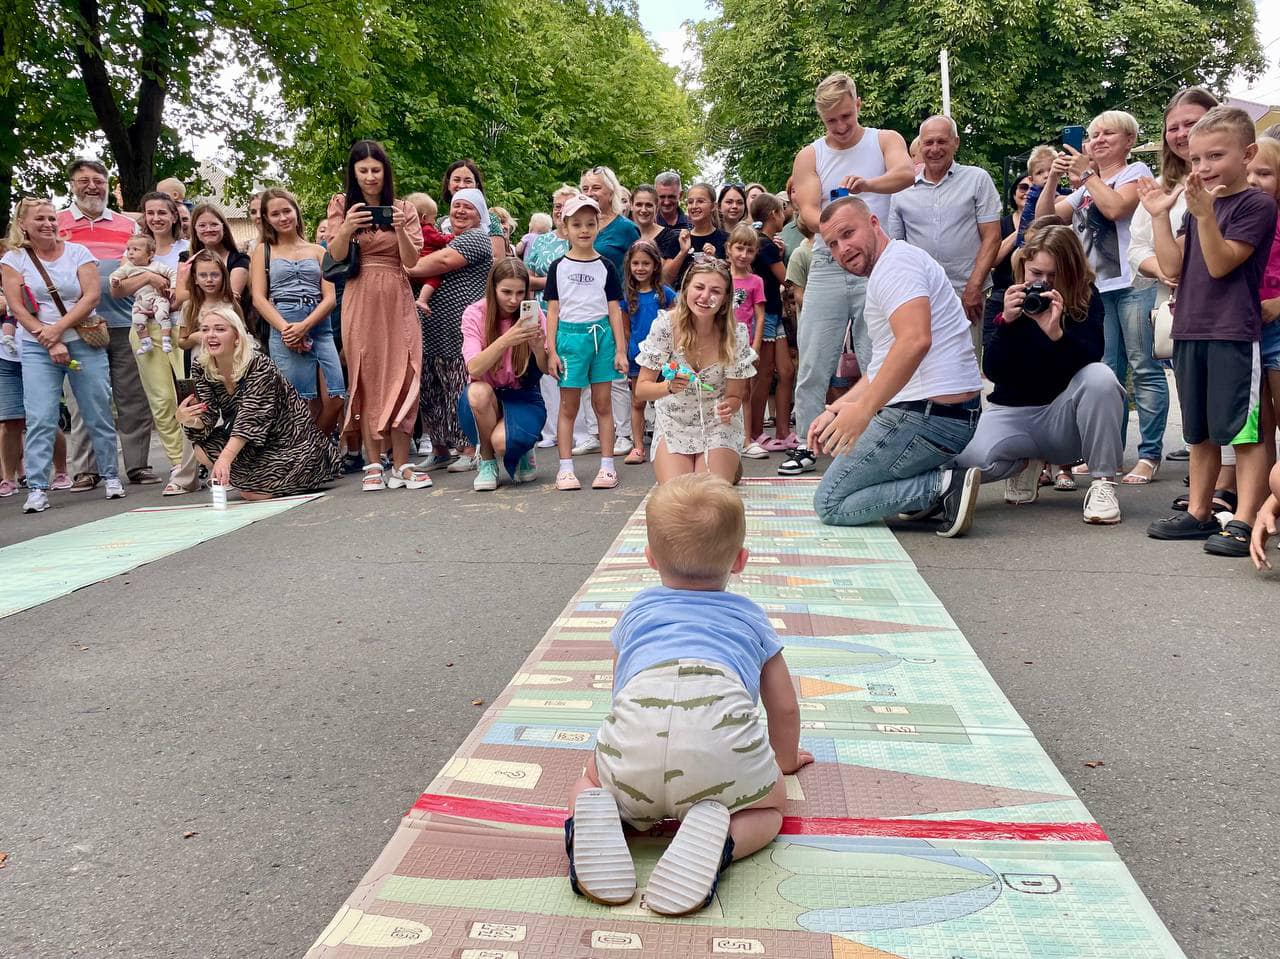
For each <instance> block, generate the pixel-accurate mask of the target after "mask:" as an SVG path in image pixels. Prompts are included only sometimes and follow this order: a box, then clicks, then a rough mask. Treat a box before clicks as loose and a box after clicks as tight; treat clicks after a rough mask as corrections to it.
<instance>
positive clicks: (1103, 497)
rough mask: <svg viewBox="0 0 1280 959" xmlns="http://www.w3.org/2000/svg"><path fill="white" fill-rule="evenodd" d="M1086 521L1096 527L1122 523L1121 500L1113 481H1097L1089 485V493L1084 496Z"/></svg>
mask: <svg viewBox="0 0 1280 959" xmlns="http://www.w3.org/2000/svg"><path fill="white" fill-rule="evenodd" d="M1084 521H1085V522H1086V523H1092V524H1093V525H1095V526H1114V525H1115V524H1116V523H1118V522H1120V500H1119V499H1118V498H1117V497H1116V484H1115V483H1113V482H1112V481H1111V480H1104V479H1096V480H1094V481H1093V482H1092V483H1090V484H1089V492H1087V493H1085V494H1084Z"/></svg>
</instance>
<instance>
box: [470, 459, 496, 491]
mask: <svg viewBox="0 0 1280 959" xmlns="http://www.w3.org/2000/svg"><path fill="white" fill-rule="evenodd" d="M471 488H472V489H473V490H475V491H476V492H477V493H492V492H493V491H494V490H496V489H497V488H498V461H497V460H496V459H493V460H481V461H480V465H479V466H478V467H477V468H476V478H475V479H473V480H472V481H471Z"/></svg>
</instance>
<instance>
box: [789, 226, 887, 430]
mask: <svg viewBox="0 0 1280 959" xmlns="http://www.w3.org/2000/svg"><path fill="white" fill-rule="evenodd" d="M866 297H867V280H866V277H861V276H854V275H853V274H852V273H849V272H847V271H846V270H845V269H844V268H843V267H841V266H840V264H839V263H837V262H836V261H835V260H833V259H832V258H831V252H830V251H829V250H816V251H815V252H814V254H813V264H812V265H811V266H810V267H809V279H808V282H806V283H805V287H804V304H803V305H802V307H801V309H800V320H799V323H798V324H797V326H798V329H797V343H796V346H797V348H798V352H799V356H800V359H799V364H800V368H799V370H797V371H796V435H797V436H807V435H808V432H809V424H810V423H812V422H813V421H814V420H815V419H817V418H818V414H819V413H821V412H822V411H823V409H825V408H826V405H827V388H828V387H829V386H830V385H831V378H832V377H833V376H835V375H836V365H837V364H838V363H839V362H840V353H841V351H842V348H843V345H844V334H845V331H846V330H847V329H848V328H849V324H850V323H852V324H853V349H854V352H855V353H857V354H858V366H859V368H860V369H864V370H865V369H867V367H868V365H869V364H870V362H871V337H870V335H869V334H868V333H867V324H866V323H865V322H864V321H863V318H862V308H863V304H864V303H865V302H866Z"/></svg>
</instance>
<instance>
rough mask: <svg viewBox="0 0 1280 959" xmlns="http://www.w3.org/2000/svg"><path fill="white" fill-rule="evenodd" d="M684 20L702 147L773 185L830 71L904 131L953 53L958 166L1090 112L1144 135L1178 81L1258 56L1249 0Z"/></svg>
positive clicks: (916, 8)
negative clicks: (701, 111)
mask: <svg viewBox="0 0 1280 959" xmlns="http://www.w3.org/2000/svg"><path fill="white" fill-rule="evenodd" d="M720 10H721V13H720V16H719V17H716V18H714V19H711V20H708V21H703V22H702V23H699V24H697V25H696V28H695V34H696V39H697V43H698V46H699V48H700V50H701V53H702V64H703V66H702V75H701V79H702V94H701V95H702V98H703V100H704V103H705V107H706V138H707V141H708V146H709V148H711V149H723V150H725V151H726V152H727V166H728V169H730V170H736V171H737V172H738V173H740V174H741V176H742V177H743V178H744V179H747V180H753V179H758V180H761V181H762V182H765V183H769V184H775V185H779V186H780V185H781V184H782V183H783V182H785V180H786V177H787V176H788V175H789V173H790V171H791V163H792V160H793V158H794V156H795V154H796V151H797V150H799V149H800V147H801V146H802V145H804V144H805V143H806V142H809V141H810V140H812V139H813V138H814V137H815V136H817V135H818V134H819V133H820V132H821V124H820V123H819V122H818V120H817V116H816V113H815V111H814V107H813V89H814V87H815V86H816V85H817V82H818V81H819V80H820V79H822V77H824V76H825V75H827V74H828V73H831V72H833V71H835V70H844V71H845V72H847V73H849V74H850V75H851V76H852V77H853V78H854V79H855V81H857V83H858V92H859V94H860V95H861V96H862V100H863V119H864V122H865V123H867V124H868V125H870V126H879V127H888V128H891V129H896V130H898V131H900V132H901V133H902V134H903V135H904V136H905V137H906V138H907V140H908V141H910V140H911V138H912V136H913V135H914V132H915V130H916V128H917V126H918V124H919V122H920V121H921V120H922V119H924V118H925V117H926V116H928V115H930V114H932V113H938V112H940V110H941V92H940V81H939V67H938V53H939V50H940V49H941V48H942V47H947V48H948V49H949V51H950V58H951V107H952V115H953V116H954V117H955V119H956V122H957V124H958V125H959V126H960V128H961V131H962V133H961V138H962V143H961V154H962V159H965V160H966V161H967V162H978V163H981V164H983V165H984V166H987V167H988V168H990V169H992V170H996V169H999V167H1000V165H1001V161H1002V160H1003V158H1004V157H1005V156H1006V155H1013V154H1021V153H1024V152H1025V151H1026V150H1028V149H1029V148H1030V147H1031V146H1034V145H1035V144H1037V143H1044V142H1053V141H1055V140H1056V139H1057V137H1058V133H1059V131H1060V129H1061V127H1062V126H1064V125H1066V124H1073V123H1087V122H1088V121H1089V119H1090V118H1092V117H1093V116H1095V115H1097V114H1098V113H1100V112H1101V111H1102V110H1105V109H1110V108H1120V109H1125V110H1128V111H1130V112H1131V113H1133V114H1134V115H1135V116H1137V118H1138V120H1139V122H1140V123H1141V125H1142V130H1143V134H1144V136H1149V137H1153V138H1154V137H1157V136H1158V135H1159V130H1160V129H1161V126H1160V123H1161V114H1162V110H1163V106H1164V103H1165V102H1166V101H1167V100H1168V98H1169V97H1170V96H1171V95H1172V94H1173V93H1174V92H1175V91H1176V90H1178V89H1180V88H1181V87H1183V86H1189V85H1192V84H1196V83H1199V84H1203V85H1205V86H1207V87H1209V88H1210V89H1213V90H1215V91H1219V92H1220V91H1221V90H1222V89H1223V88H1224V87H1225V85H1226V83H1227V81H1228V79H1229V78H1230V76H1231V74H1232V73H1233V72H1234V71H1235V70H1236V69H1237V68H1240V67H1243V68H1245V69H1246V70H1247V71H1250V72H1253V73H1256V72H1258V71H1259V70H1261V69H1262V68H1263V67H1264V66H1265V63H1264V61H1263V58H1262V55H1261V50H1260V49H1259V44H1258V40H1257V37H1256V36H1255V33H1254V17H1255V11H1254V5H1253V0H1102V2H1088V3H1086V2H1084V0H987V2H984V3H973V2H971V0H935V2H932V3H924V4H921V3H909V2H903V0H888V2H883V3H869V2H861V3H859V2H854V0H721V2H720Z"/></svg>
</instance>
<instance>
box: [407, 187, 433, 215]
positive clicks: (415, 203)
mask: <svg viewBox="0 0 1280 959" xmlns="http://www.w3.org/2000/svg"><path fill="white" fill-rule="evenodd" d="M404 199H405V202H406V203H408V204H410V205H411V206H412V207H413V208H414V209H415V210H417V211H418V216H419V217H420V218H421V217H424V216H425V217H427V218H428V219H435V218H436V217H437V216H438V215H439V214H440V205H439V204H438V203H436V201H435V200H434V199H433V198H432V197H431V195H430V194H428V193H410V194H409V195H408V196H407V197H405V198H404Z"/></svg>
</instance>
